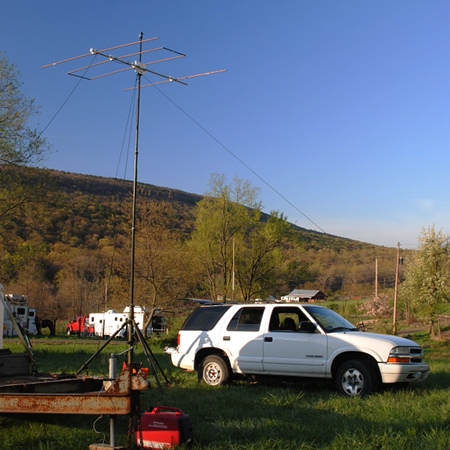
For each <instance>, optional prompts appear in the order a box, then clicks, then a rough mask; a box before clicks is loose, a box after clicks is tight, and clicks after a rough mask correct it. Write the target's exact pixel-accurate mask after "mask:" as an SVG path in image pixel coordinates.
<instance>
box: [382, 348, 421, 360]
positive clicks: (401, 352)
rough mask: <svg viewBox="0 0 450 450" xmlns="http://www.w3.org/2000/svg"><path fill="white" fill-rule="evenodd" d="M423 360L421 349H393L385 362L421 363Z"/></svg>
mask: <svg viewBox="0 0 450 450" xmlns="http://www.w3.org/2000/svg"><path fill="white" fill-rule="evenodd" d="M422 360H423V348H422V347H394V348H393V349H392V350H391V351H390V353H389V357H388V360H387V362H388V363H393V364H409V363H421V362H422Z"/></svg>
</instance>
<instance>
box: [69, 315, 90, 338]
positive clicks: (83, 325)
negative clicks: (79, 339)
mask: <svg viewBox="0 0 450 450" xmlns="http://www.w3.org/2000/svg"><path fill="white" fill-rule="evenodd" d="M66 334H67V336H70V335H71V334H78V335H81V336H93V335H94V328H93V327H91V326H89V317H86V316H78V317H77V318H76V319H75V320H72V322H70V323H69V324H68V325H67V326H66Z"/></svg>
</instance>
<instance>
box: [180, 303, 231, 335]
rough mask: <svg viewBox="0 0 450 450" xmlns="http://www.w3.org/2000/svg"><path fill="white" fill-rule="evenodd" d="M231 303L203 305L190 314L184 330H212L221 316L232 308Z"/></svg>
mask: <svg viewBox="0 0 450 450" xmlns="http://www.w3.org/2000/svg"><path fill="white" fill-rule="evenodd" d="M230 306H231V305H227V306H225V305H221V306H203V307H200V308H198V309H195V310H194V311H192V313H191V314H190V316H189V317H188V318H187V319H186V321H185V322H184V324H183V326H182V327H181V329H182V330H189V331H193V330H201V331H208V330H212V329H213V328H214V327H215V326H216V324H217V322H218V321H219V320H220V318H221V317H222V316H223V315H224V314H225V311H227V310H228V308H230Z"/></svg>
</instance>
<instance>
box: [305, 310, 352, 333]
mask: <svg viewBox="0 0 450 450" xmlns="http://www.w3.org/2000/svg"><path fill="white" fill-rule="evenodd" d="M304 308H305V309H306V311H308V313H309V314H311V316H313V317H314V319H315V321H316V322H317V323H318V324H319V325H320V326H321V327H322V328H323V329H324V330H325V331H326V332H327V333H333V332H334V331H359V330H358V328H356V327H355V326H354V325H353V324H352V323H350V322H349V321H348V320H347V319H344V318H343V317H342V316H340V315H339V314H338V313H336V312H334V311H333V310H331V309H327V308H322V307H320V306H309V305H307V306H305V307H304Z"/></svg>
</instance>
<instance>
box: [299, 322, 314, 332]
mask: <svg viewBox="0 0 450 450" xmlns="http://www.w3.org/2000/svg"><path fill="white" fill-rule="evenodd" d="M298 329H299V331H303V332H304V333H314V332H315V331H316V325H315V324H314V323H312V322H308V321H306V320H303V321H302V322H300V325H299V327H298Z"/></svg>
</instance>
